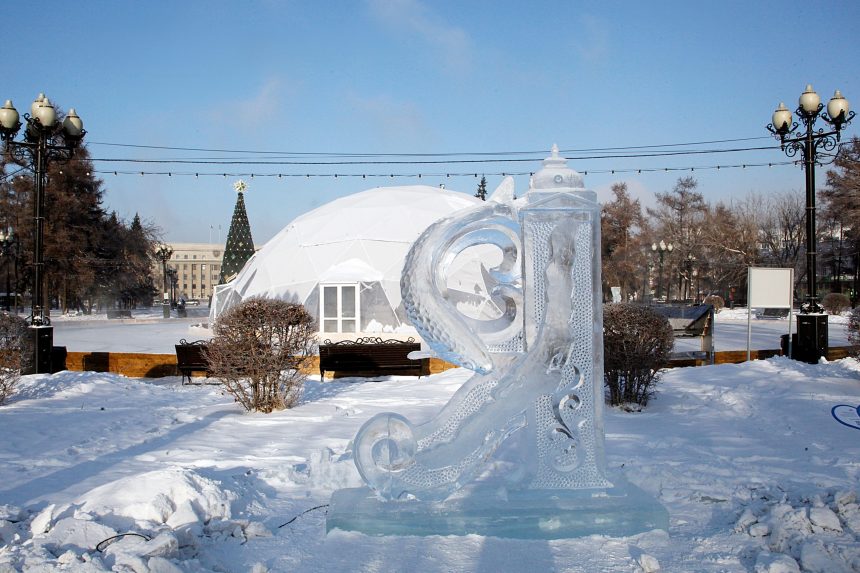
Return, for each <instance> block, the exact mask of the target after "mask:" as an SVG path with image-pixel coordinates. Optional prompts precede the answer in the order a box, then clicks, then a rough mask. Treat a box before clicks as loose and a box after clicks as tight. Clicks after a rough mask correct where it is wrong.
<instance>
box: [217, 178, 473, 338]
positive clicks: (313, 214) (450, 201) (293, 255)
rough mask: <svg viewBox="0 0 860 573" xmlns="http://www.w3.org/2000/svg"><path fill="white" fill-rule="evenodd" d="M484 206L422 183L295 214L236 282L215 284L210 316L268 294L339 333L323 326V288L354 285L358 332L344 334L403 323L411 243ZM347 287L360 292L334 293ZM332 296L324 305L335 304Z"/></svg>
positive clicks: (347, 327) (380, 190) (371, 192)
mask: <svg viewBox="0 0 860 573" xmlns="http://www.w3.org/2000/svg"><path fill="white" fill-rule="evenodd" d="M479 203H480V200H479V199H476V198H475V197H471V196H469V195H466V194H463V193H457V192H453V191H446V190H444V189H441V188H438V187H430V186H424V185H412V186H403V187H377V188H374V189H370V190H367V191H363V192H361V193H356V194H354V195H350V196H347V197H342V198H340V199H336V200H334V201H332V202H330V203H328V204H326V205H323V206H322V207H319V208H317V209H314V210H313V211H310V212H308V213H306V214H304V215H301V216H299V217H298V218H296V219H295V220H294V221H293V222H291V223H290V224H288V225H287V226H286V227H285V228H284V229H282V230H281V231H280V232H279V233H278V234H277V235H275V236H274V237H273V238H272V239H271V240H270V241H269V242H268V243H266V244H265V245H264V246H263V247H262V248H261V249H260V250H259V251H257V252H256V253H255V254H254V256H253V257H251V259H249V260H248V262H247V263H246V264H245V267H244V268H243V269H242V271H241V272H240V273H239V275H238V276H237V277H236V278H235V279H233V280H232V281H231V282H229V283H227V284H225V285H220V286H218V287H216V289H215V293H214V295H213V298H212V305H211V310H210V321H212V322H214V321H215V319H216V318H217V317H218V315H219V314H220V313H222V312H224V311H225V310H226V309H228V308H230V307H231V306H233V305H235V304H237V303H239V302H241V301H243V300H245V299H248V298H251V297H260V296H262V297H265V298H275V299H282V300H287V301H290V302H298V303H302V304H304V305H305V307H306V308H307V309H308V311H309V312H310V313H311V314H312V315H314V316H316V317H317V318H318V319H319V320H320V330H322V331H331V332H338V331H341V330H340V329H339V328H338V330H327V329H326V328H324V324H323V318H324V317H323V316H322V315H321V310H322V309H321V305H320V298H321V296H323V297H327V296H328V294H323V293H322V292H321V291H322V289H324V288H325V287H326V286H329V287H330V290H328V291H325V292H326V293H329V292H334V291H332V290H331V289H337V288H342V289H344V288H345V289H350V286H352V287H354V288H355V289H356V291H357V292H358V293H359V295H358V297H357V299H356V300H357V301H358V305H359V308H358V309H357V310H358V312H357V313H356V314H357V317H356V320H357V321H358V324H356V325H354V330H352V329H351V328H350V327H352V326H353V325H352V324H351V323H350V322H349V321H348V320H346V321H345V322H344V321H343V320H342V321H341V322H340V323H338V324H339V327H341V326H342V327H343V328H344V330H343V331H344V332H378V331H381V330H392V329H395V328H397V327H399V326H401V325H402V324H403V323H404V321H405V315H404V313H403V309H402V306H401V298H400V275H401V272H402V270H403V261H404V259H405V257H406V254H407V253H408V251H409V248H410V247H411V246H412V243H413V242H414V241H415V240H416V239H417V238H418V236H419V235H420V234H421V233H422V232H423V231H424V230H425V229H426V228H427V227H428V226H430V225H431V224H432V223H434V222H435V221H437V220H439V219H441V218H443V217H447V216H448V215H451V214H453V213H454V212H456V211H458V210H460V209H464V208H468V207H472V206H475V205H476V204H479ZM471 288H472V287H471V286H470V287H469V289H471ZM347 292H349V293H352V292H354V291H353V290H348V291H347V290H342V291H337V293H336V294H338V295H345V294H346V293H347ZM344 298H345V299H348V297H346V296H344ZM331 300H332V299H331V297H329V299H328V301H327V302H326V301H323V302H324V304H328V305H329V306H331V304H332V303H331ZM350 304H351V303H350ZM328 311H329V314H331V312H337V311H343V309H341V308H340V307H338V309H335V310H332V309H331V308H329V309H328ZM346 314H348V311H347V312H346ZM332 324H334V323H332Z"/></svg>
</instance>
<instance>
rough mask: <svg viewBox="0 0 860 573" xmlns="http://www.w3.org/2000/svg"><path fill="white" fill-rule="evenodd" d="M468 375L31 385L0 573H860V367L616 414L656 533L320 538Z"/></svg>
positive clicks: (697, 382)
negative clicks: (393, 424) (367, 454)
mask: <svg viewBox="0 0 860 573" xmlns="http://www.w3.org/2000/svg"><path fill="white" fill-rule="evenodd" d="M468 377H469V372H467V371H464V370H450V371H446V372H444V373H442V374H437V375H434V376H430V377H423V378H420V379H417V378H411V377H389V378H379V379H339V380H332V381H325V382H320V381H319V380H318V379H311V380H309V381H308V383H307V384H306V387H305V393H304V397H303V399H302V403H301V405H299V406H298V407H296V408H294V409H292V410H288V411H284V412H276V413H273V414H269V415H263V414H247V413H245V412H243V411H242V410H241V408H240V407H239V406H237V405H236V404H235V403H234V402H233V400H232V398H231V397H230V396H229V395H225V394H224V393H223V392H222V391H221V389H220V387H218V386H216V385H192V386H182V385H181V384H180V380H179V378H178V377H176V378H165V379H158V380H145V379H128V378H123V377H120V376H115V375H111V374H97V373H79V372H62V373H58V374H55V375H52V376H47V375H38V376H26V377H24V378H23V379H22V382H21V385H20V389H21V391H20V392H19V393H18V394H17V395H15V396H14V397H13V398H12V399H11V400H10V401H9V403H8V404H7V405H5V406H3V408H2V409H0V434H2V435H3V437H4V439H3V440H0V459H2V460H3V463H2V464H0V504H6V505H0V544H2V545H0V572H2V573H6V571H23V570H27V571H45V572H47V571H75V572H77V571H81V572H87V573H90V572H98V571H123V572H131V571H133V572H151V573H175V572H176V571H188V572H196V573H209V572H215V571H218V572H223V571H230V572H232V571H242V572H245V571H253V572H255V573H264V572H266V571H271V572H277V571H300V572H322V573H329V572H339V571H375V572H377V571H378V572H383V571H385V572H387V571H426V572H435V571H481V572H493V573H496V572H505V571H523V570H534V571H569V572H581V571H588V572H591V571H607V572H609V571H612V572H615V571H630V572H637V573H641V572H648V573H654V572H657V571H661V572H662V571H665V572H684V573H687V572H691V573H717V572H721V573H796V572H807V573H813V572H815V573H817V572H821V571H827V572H828V573H829V572H837V573H838V572H852V573H856V572H858V571H860V561H858V556H860V504H858V493H860V487H858V484H860V462H858V460H860V429H858V428H854V427H852V426H848V425H844V424H840V423H839V422H838V421H837V420H835V419H834V418H833V416H832V415H831V410H832V408H833V407H834V406H836V405H839V404H844V405H849V406H852V407H856V406H857V405H860V363H858V362H857V361H856V360H853V359H845V360H840V361H837V362H832V363H821V364H815V365H809V364H803V363H798V362H794V361H791V360H788V359H784V358H774V359H770V360H766V361H757V362H751V363H746V364H738V365H720V366H710V367H700V368H680V369H673V370H670V371H667V372H666V373H665V374H664V377H663V381H662V382H661V383H660V385H659V386H658V388H657V390H658V393H657V395H656V396H655V397H654V398H653V399H652V400H651V402H649V405H648V407H647V408H646V409H645V410H643V411H642V412H641V413H626V412H622V411H620V410H617V409H607V410H606V412H605V414H606V418H605V427H606V452H607V464H608V466H609V469H610V470H611V471H614V472H620V473H622V474H623V475H624V477H625V478H626V479H628V480H629V481H631V482H633V483H634V484H636V485H637V486H639V487H641V488H642V489H644V490H645V491H646V492H647V493H649V494H650V495H652V496H654V498H656V499H657V500H658V501H659V502H660V503H662V504H663V505H664V506H665V507H666V509H667V510H668V511H669V516H670V528H669V531H668V532H665V531H660V530H655V531H651V532H647V533H643V534H640V535H636V536H632V537H624V538H610V537H605V536H591V537H585V538H579V539H561V540H553V541H531V540H511V539H500V538H492V537H481V536H477V535H465V536H447V537H443V536H433V537H426V538H425V537H397V536H389V537H368V536H365V535H362V534H359V533H355V532H343V531H332V532H331V533H328V534H326V530H325V519H326V514H325V511H326V507H325V506H326V504H328V502H329V500H330V498H331V495H332V492H333V491H335V490H337V489H340V488H344V487H355V486H358V485H360V483H361V481H360V478H359V476H358V472H357V470H356V468H355V465H354V463H353V459H352V453H351V441H352V439H353V437H354V436H355V433H356V431H357V430H358V428H359V427H360V426H361V424H363V423H364V422H365V421H366V420H367V419H368V418H369V417H371V416H373V415H374V414H376V413H378V412H381V411H396V412H399V413H402V414H403V415H405V416H406V417H408V418H409V419H410V420H412V421H413V422H415V423H422V422H423V421H426V420H428V419H429V418H430V417H432V416H433V415H435V414H436V413H437V412H438V411H439V409H440V408H441V407H442V406H443V405H444V404H445V403H446V402H447V400H448V399H449V398H450V397H451V395H453V393H454V392H455V391H456V390H457V389H458V388H459V387H460V386H461V385H462V384H463V382H464V381H465V380H466V379H468ZM114 536H119V537H114ZM111 538H113V539H111Z"/></svg>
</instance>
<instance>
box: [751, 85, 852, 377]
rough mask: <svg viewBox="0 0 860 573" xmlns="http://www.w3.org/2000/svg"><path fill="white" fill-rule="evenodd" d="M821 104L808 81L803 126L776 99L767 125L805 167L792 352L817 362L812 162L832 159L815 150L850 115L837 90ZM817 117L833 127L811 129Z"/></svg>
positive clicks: (823, 341)
mask: <svg viewBox="0 0 860 573" xmlns="http://www.w3.org/2000/svg"><path fill="white" fill-rule="evenodd" d="M823 110H824V104H823V103H821V98H820V97H819V95H818V94H817V93H815V90H813V89H812V86H811V85H807V86H806V90H805V91H804V92H803V93H802V94H801V95H800V99H799V101H798V106H797V109H796V110H795V112H796V113H797V115H798V117H800V120H801V122H802V123H803V127H802V128H800V129H798V128H799V127H800V125H799V124H798V123H797V122H796V121H793V120H792V115H791V112H790V111H789V110H788V108H787V107H785V104H784V103H780V104H779V106H778V107H777V108H776V111H774V112H773V118H772V120H773V123H770V124H768V126H767V129H768V131H770V132H771V133H772V134H773V135H774V137H776V138H778V139H779V145H780V149H782V150H783V151H784V152H785V154H786V155H788V156H789V157H794V156H796V155H797V154H798V153H800V154H801V157H802V159H803V168H804V169H805V170H806V281H807V283H806V284H807V287H806V302H804V303H803V304H801V305H800V314H799V315H798V317H797V345H796V346H795V356H796V357H797V358H799V359H801V360H805V361H807V362H812V363H815V362H818V360H819V359H820V358H821V357H822V356H825V355H826V354H827V315H826V314H823V310H824V309H822V307H821V305H819V304H818V287H817V280H816V278H817V277H816V271H817V269H816V262H817V261H816V257H817V247H816V237H815V166H816V164H818V165H824V164H826V163H830V162H832V161H833V159H834V158H835V156H829V157H830V159H829V161H821V160H820V159H819V151H825V152H827V151H833V150H834V149H836V146H837V144H838V142H839V139H840V133H841V131H842V128H843V127H845V126H846V125H848V124H849V123H850V122H851V120H852V119H853V118H854V112H853V111H850V109H849V105H848V100H846V99H845V98H844V97H842V94H841V93H840V92H839V90H836V92H835V93H834V94H833V97H832V98H830V101H829V102H828V103H827V112H826V113H822V111H823ZM819 118H821V119H822V120H824V122H825V123H826V124H828V125H829V126H832V127H833V129H832V130H829V131H825V130H824V129H823V128H819V129H818V130H816V129H815V122H816V121H817V120H818V119H819Z"/></svg>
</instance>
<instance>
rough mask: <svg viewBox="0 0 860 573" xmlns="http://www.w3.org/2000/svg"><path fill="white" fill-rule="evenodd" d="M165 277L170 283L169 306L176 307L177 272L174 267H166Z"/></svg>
mask: <svg viewBox="0 0 860 573" xmlns="http://www.w3.org/2000/svg"><path fill="white" fill-rule="evenodd" d="M167 279H168V281H169V283H170V284H169V286H170V308H176V287H177V286H179V272H178V271H177V270H176V269H167Z"/></svg>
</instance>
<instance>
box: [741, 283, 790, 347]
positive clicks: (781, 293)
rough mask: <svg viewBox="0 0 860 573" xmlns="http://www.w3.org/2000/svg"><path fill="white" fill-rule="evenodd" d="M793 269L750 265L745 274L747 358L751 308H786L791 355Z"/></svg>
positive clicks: (750, 337)
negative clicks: (746, 274)
mask: <svg viewBox="0 0 860 573" xmlns="http://www.w3.org/2000/svg"><path fill="white" fill-rule="evenodd" d="M793 288H794V269H768V268H756V267H750V268H749V274H748V276H747V360H749V359H750V346H751V345H752V310H753V308H787V309H788V355H789V356H791V305H792V301H793V298H794V297H793V296H792V292H793Z"/></svg>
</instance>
